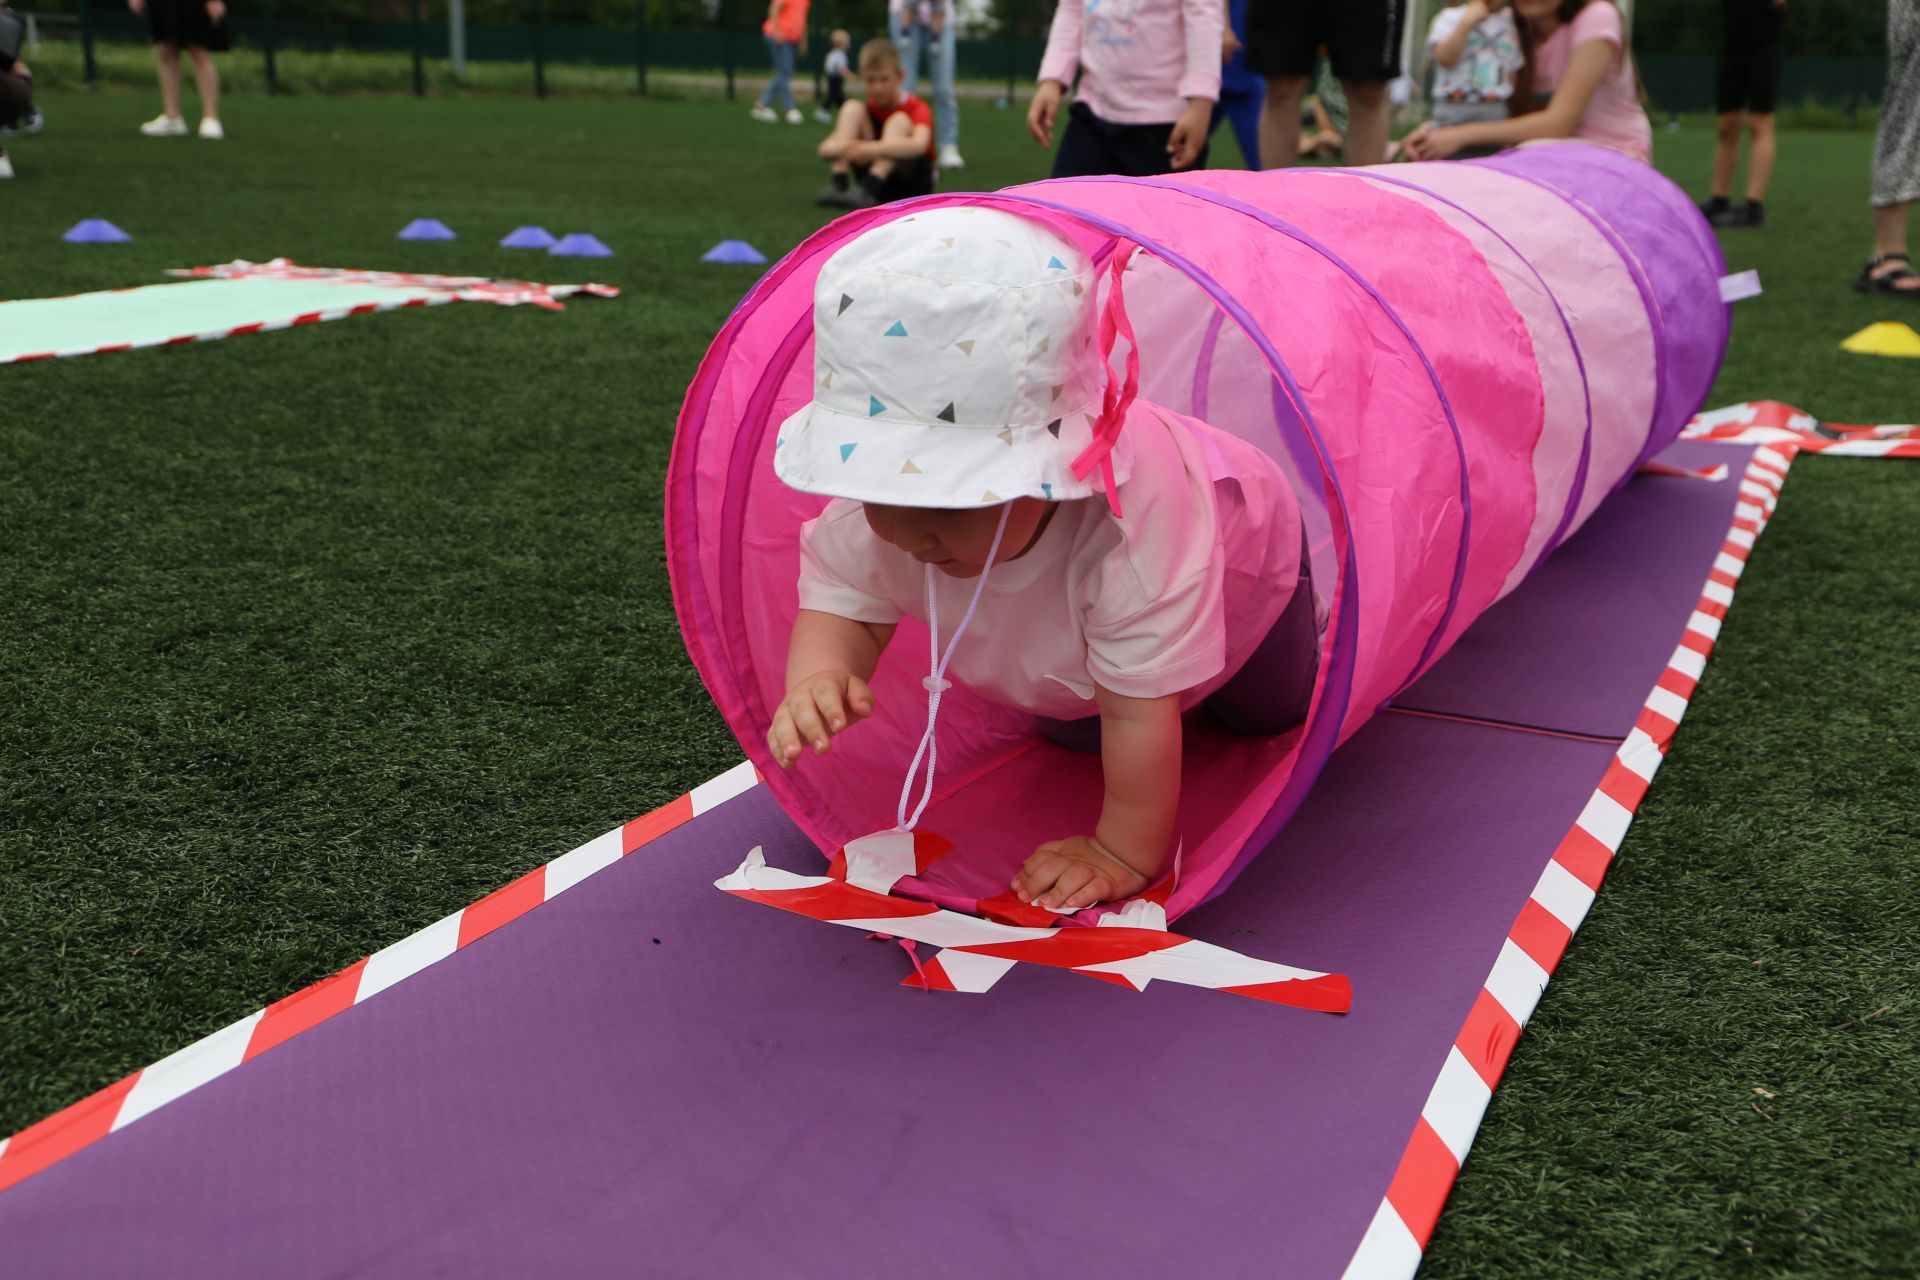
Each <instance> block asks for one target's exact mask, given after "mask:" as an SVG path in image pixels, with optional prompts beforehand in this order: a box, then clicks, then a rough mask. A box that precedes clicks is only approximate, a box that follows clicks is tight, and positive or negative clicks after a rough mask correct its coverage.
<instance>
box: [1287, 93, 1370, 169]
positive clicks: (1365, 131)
mask: <svg viewBox="0 0 1920 1280" xmlns="http://www.w3.org/2000/svg"><path fill="white" fill-rule="evenodd" d="M1340 88H1341V89H1342V90H1344V91H1345V93H1346V95H1347V156H1346V159H1347V163H1348V164H1351V165H1366V164H1382V163H1384V162H1385V161H1386V158H1387V127H1388V120H1387V82H1386V81H1385V80H1344V79H1343V80H1341V81H1340ZM1299 118H1300V117H1299V115H1298V114H1297V113H1296V114H1295V116H1294V119H1295V120H1296V121H1297V120H1298V119H1299Z"/></svg>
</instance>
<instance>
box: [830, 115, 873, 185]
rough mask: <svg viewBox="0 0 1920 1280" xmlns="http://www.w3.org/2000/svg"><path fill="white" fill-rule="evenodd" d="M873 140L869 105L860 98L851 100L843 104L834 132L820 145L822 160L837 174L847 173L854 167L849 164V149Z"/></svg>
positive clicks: (834, 123)
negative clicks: (854, 145)
mask: <svg viewBox="0 0 1920 1280" xmlns="http://www.w3.org/2000/svg"><path fill="white" fill-rule="evenodd" d="M872 138H873V117H872V116H870V115H868V114H867V104H866V103H864V102H862V101H860V100H859V99H858V98H853V99H849V100H848V101H847V102H845V103H842V104H841V107H840V115H839V117H838V118H837V119H835V120H834V122H833V132H832V133H830V134H828V135H827V140H826V141H825V142H822V143H821V144H820V158H821V159H822V160H825V161H828V162H829V163H830V165H831V166H832V168H833V171H834V172H835V173H845V172H847V170H848V169H849V168H851V167H852V166H850V165H849V164H848V163H847V148H848V147H850V146H852V145H853V144H854V143H856V142H869V141H871V140H872Z"/></svg>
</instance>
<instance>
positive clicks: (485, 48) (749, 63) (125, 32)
mask: <svg viewBox="0 0 1920 1280" xmlns="http://www.w3.org/2000/svg"><path fill="white" fill-rule="evenodd" d="M412 7H413V9H414V11H415V12H416V13H417V12H419V8H420V6H419V5H417V4H416V5H414V6H412ZM1033 7H1034V9H1035V10H1036V14H1037V12H1038V10H1039V9H1040V8H1041V7H1042V6H1040V5H1038V4H1036V5H1035V6H1033ZM541 8H542V6H541V4H540V3H539V0H534V3H533V4H532V5H531V7H530V16H531V20H530V21H527V22H523V23H513V24H487V23H469V24H466V26H465V40H464V45H465V48H464V50H462V51H461V53H462V54H463V55H464V58H465V59H466V60H470V61H474V62H488V63H520V64H522V65H530V66H531V67H532V68H533V72H534V84H535V89H536V91H537V92H541V93H544V92H545V91H546V74H545V71H546V66H547V64H549V63H565V64H572V65H585V66H597V67H621V66H624V67H631V68H632V69H633V73H634V80H633V85H634V89H635V91H636V92H639V93H645V92H647V74H648V72H649V71H651V70H663V71H693V72H708V73H717V74H719V75H722V76H724V77H725V83H726V92H727V94H728V96H729V97H731V96H733V94H734V92H735V89H736V81H737V80H738V79H739V78H741V77H745V78H747V79H750V80H755V81H757V80H758V79H759V78H761V77H763V76H764V75H765V74H766V72H767V59H766V54H765V51H764V49H763V47H762V45H761V39H760V33H759V27H758V21H757V19H758V18H759V16H760V14H761V13H762V12H763V10H761V8H760V7H759V5H758V4H757V3H753V2H750V0H720V3H719V10H718V17H717V19H716V21H715V22H714V23H713V24H712V25H710V26H708V27H705V28H695V29H684V28H675V29H666V30H661V29H654V28H650V27H649V26H648V23H647V20H646V3H645V0H637V2H636V4H635V6H634V22H633V25H632V26H631V27H629V28H626V29H624V30H623V29H620V28H612V27H581V26H572V25H563V24H552V23H546V22H543V21H541V20H540V13H541ZM41 21H42V25H43V26H45V27H47V28H49V30H50V33H51V32H52V31H65V32H70V33H71V34H73V35H75V36H77V38H78V39H79V40H80V41H81V43H82V46H83V49H84V56H85V65H86V76H87V79H88V81H89V82H92V81H93V79H94V78H95V71H94V59H93V48H94V45H95V44H96V43H112V44H145V43H146V40H147V31H146V24H145V22H144V21H143V20H142V19H140V18H137V17H135V16H134V15H133V14H131V13H129V12H128V11H127V10H126V8H125V7H124V6H123V5H112V6H107V5H93V4H87V3H82V4H80V5H79V6H78V12H77V13H75V14H72V15H70V16H62V15H45V16H43V17H42V20H41ZM230 21H231V22H232V23H233V27H234V36H235V42H236V45H238V46H240V47H241V48H243V49H246V50H250V51H252V52H254V53H255V54H257V55H258V56H260V57H262V58H263V59H264V60H265V61H264V68H265V72H266V81H267V85H268V87H269V88H270V89H271V88H274V87H276V72H275V66H274V56H275V54H276V53H277V52H281V51H285V50H290V49H300V50H315V51H333V50H354V51H366V52H387V53H398V54H410V55H411V56H412V58H413V62H414V91H415V92H416V93H424V92H425V77H424V75H423V71H422V68H423V64H424V63H426V62H429V61H432V62H443V61H446V60H448V59H449V57H450V55H451V54H452V53H453V52H454V51H453V50H452V49H451V47H450V45H451V41H450V39H449V34H450V33H449V28H448V27H447V25H446V24H445V23H444V22H440V21H434V22H428V21H424V20H416V21H413V22H311V21H275V19H274V16H273V9H272V6H271V4H267V5H264V6H262V8H261V9H260V11H258V12H254V13H251V14H235V15H234V16H233V17H232V18H231V19H230ZM56 23H57V24H58V25H57V27H56V25H55V24H56ZM1012 30H1013V28H1012V26H1011V25H1010V26H1009V34H1007V35H1005V36H1002V37H997V38H993V39H985V40H980V39H962V40H960V41H958V42H957V43H956V49H955V54H956V63H957V66H958V72H959V76H960V78H961V79H963V80H968V81H974V82H986V83H996V84H1002V85H1004V92H1006V93H1007V94H1008V96H1010V97H1024V96H1025V94H1026V91H1027V87H1028V86H1029V85H1030V84H1031V83H1032V78H1033V73H1034V70H1035V68H1037V67H1038V66H1039V65H1040V55H1041V51H1042V49H1043V47H1044V43H1045V42H1044V41H1043V40H1042V39H1039V38H1037V37H1035V36H1032V35H1014V34H1011V32H1012ZM868 34H880V33H879V32H873V33H865V32H856V33H855V42H856V44H857V43H858V42H859V41H860V40H861V39H864V38H865V36H866V35H868ZM826 47H827V42H826V39H825V33H824V32H817V33H815V34H814V36H813V39H812V43H811V44H810V45H809V58H808V61H809V62H810V63H814V64H817V63H818V61H819V59H820V57H821V56H822V55H823V54H824V53H825V50H826ZM1635 57H1636V60H1637V62H1638V65H1639V68H1640V74H1641V79H1642V81H1643V82H1644V84H1645V86H1646V91H1647V102H1648V108H1649V110H1650V111H1652V112H1653V113H1654V114H1655V115H1667V114H1680V113H1697V112H1710V111H1712V110H1713V107H1714V71H1715V65H1714V59H1713V58H1711V57H1702V56H1698V55H1678V54H1658V53H1646V52H1637V53H1636V54H1635ZM1886 68H1887V64H1886V59H1885V58H1884V57H1789V58H1787V59H1786V60H1785V63H1784V65H1783V67H1782V70H1781V79H1780V101H1781V104H1782V106H1808V105H1814V106H1819V107H1825V108H1831V109H1835V110H1838V111H1842V112H1845V113H1847V114H1849V115H1851V114H1854V113H1857V112H1859V111H1861V110H1865V109H1872V108H1874V107H1877V106H1878V105H1879V103H1880V99H1881V95H1882V92H1883V90H1884V87H1885V84H1886V74H1887V70H1886ZM811 70H812V68H809V69H808V70H807V71H803V72H802V78H803V79H804V78H805V77H806V76H807V75H808V74H810V73H811ZM457 71H458V66H457V65H456V72H457Z"/></svg>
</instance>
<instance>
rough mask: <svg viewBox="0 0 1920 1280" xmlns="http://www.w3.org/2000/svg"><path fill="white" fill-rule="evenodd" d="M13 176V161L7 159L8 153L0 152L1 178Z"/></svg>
mask: <svg viewBox="0 0 1920 1280" xmlns="http://www.w3.org/2000/svg"><path fill="white" fill-rule="evenodd" d="M12 176H13V161H11V160H9V159H7V153H6V152H4V151H0V178H11V177H12Z"/></svg>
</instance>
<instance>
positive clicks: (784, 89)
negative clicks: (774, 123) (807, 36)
mask: <svg viewBox="0 0 1920 1280" xmlns="http://www.w3.org/2000/svg"><path fill="white" fill-rule="evenodd" d="M763 38H764V39H765V40H766V42H767V52H768V53H770V54H772V55H773V79H771V80H769V81H767V87H766V88H765V89H764V90H763V91H762V92H761V94H760V105H761V106H763V107H768V106H772V107H778V108H779V109H780V110H783V111H791V110H793V46H792V45H790V44H788V43H787V42H786V41H785V40H781V39H779V38H778V37H776V36H764V37H763ZM735 110H738V108H735Z"/></svg>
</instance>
